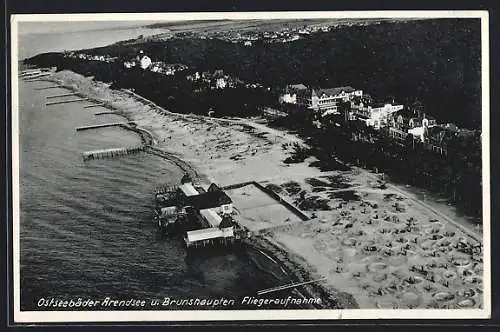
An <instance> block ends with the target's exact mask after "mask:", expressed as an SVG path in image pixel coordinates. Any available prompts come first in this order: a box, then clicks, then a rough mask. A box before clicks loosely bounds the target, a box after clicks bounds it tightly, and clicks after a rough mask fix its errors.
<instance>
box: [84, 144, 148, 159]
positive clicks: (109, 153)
mask: <svg viewBox="0 0 500 332" xmlns="http://www.w3.org/2000/svg"><path fill="white" fill-rule="evenodd" d="M142 151H144V148H143V147H142V146H141V147H130V148H112V149H101V150H94V151H86V152H84V153H83V160H84V161H87V160H95V159H105V158H115V157H118V156H127V155H132V154H136V153H140V152H142Z"/></svg>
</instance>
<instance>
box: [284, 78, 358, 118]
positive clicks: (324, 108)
mask: <svg viewBox="0 0 500 332" xmlns="http://www.w3.org/2000/svg"><path fill="white" fill-rule="evenodd" d="M362 95H363V91H362V90H356V89H354V88H352V87H350V86H344V87H338V88H330V89H310V88H307V87H306V86H305V85H303V84H295V85H289V86H287V88H286V89H285V93H284V94H282V95H281V96H280V101H281V102H283V103H290V104H297V105H299V106H303V107H304V108H308V109H311V110H313V111H315V112H316V113H317V114H319V115H321V116H324V115H327V114H332V113H338V111H339V104H340V103H342V102H349V101H350V100H352V99H353V98H355V97H361V96H362Z"/></svg>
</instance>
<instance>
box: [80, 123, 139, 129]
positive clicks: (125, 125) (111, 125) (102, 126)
mask: <svg viewBox="0 0 500 332" xmlns="http://www.w3.org/2000/svg"><path fill="white" fill-rule="evenodd" d="M133 124H135V122H132V121H131V122H113V123H103V124H98V125H91V126H82V127H77V128H76V131H82V130H89V129H97V128H106V127H117V126H119V127H127V126H129V125H133Z"/></svg>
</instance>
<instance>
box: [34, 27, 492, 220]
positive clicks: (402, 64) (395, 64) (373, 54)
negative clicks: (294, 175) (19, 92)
mask: <svg viewBox="0 0 500 332" xmlns="http://www.w3.org/2000/svg"><path fill="white" fill-rule="evenodd" d="M139 50H144V52H145V53H146V54H147V55H149V56H150V57H151V58H152V60H153V61H165V62H167V63H183V64H186V65H188V66H190V67H191V71H194V70H197V71H213V70H216V69H223V70H224V72H225V73H230V74H232V75H234V76H236V77H238V78H240V79H242V80H244V81H247V82H251V83H254V82H255V83H261V84H262V85H263V87H262V88H249V87H246V86H245V85H238V86H237V87H236V88H227V89H206V88H205V89H203V88H200V86H198V83H196V82H192V81H189V80H186V73H185V72H178V73H176V74H175V75H173V76H165V75H161V74H158V73H153V72H150V71H144V70H140V69H125V68H124V66H123V63H122V62H123V61H122V60H127V59H130V58H133V57H135V56H136V55H137V54H138V51H139ZM480 51H481V47H480V21H479V20H472V19H471V20H469V19H467V20H456V19H442V20H425V21H410V22H405V23H380V24H373V25H366V26H351V27H342V28H341V29H336V30H333V31H331V32H328V33H317V34H312V35H310V36H308V37H306V38H304V39H301V40H298V41H295V42H293V43H281V44H264V43H260V44H259V43H255V44H254V45H253V46H251V47H245V46H243V45H241V44H237V43H229V42H225V41H221V40H216V39H196V38H191V39H171V40H168V41H162V42H151V41H150V42H145V43H142V42H133V41H126V42H121V43H117V44H114V45H111V46H107V47H101V48H96V49H92V50H87V51H85V53H87V54H96V55H109V56H113V57H115V56H117V57H119V59H120V60H119V61H117V62H111V63H107V62H101V61H91V60H83V59H76V58H69V57H65V56H64V54H62V53H47V54H42V55H38V56H36V57H33V58H31V59H28V60H27V62H28V63H31V64H36V65H38V66H44V67H50V66H56V67H57V68H58V70H62V69H69V70H73V71H75V72H78V73H80V74H83V75H86V76H94V78H95V79H96V80H100V81H105V82H111V83H112V87H113V88H131V89H135V91H136V92H137V93H139V94H141V95H143V96H144V97H146V98H149V99H151V100H153V101H154V102H156V103H157V104H159V105H161V106H164V107H166V108H167V109H169V110H171V111H174V112H179V113H198V114H206V113H207V112H208V111H210V110H213V111H215V114H216V116H224V115H238V116H249V115H255V114H259V113H260V112H261V110H262V108H263V107H266V106H274V105H275V104H276V103H277V100H278V96H277V93H278V92H279V90H280V88H282V87H284V86H285V85H287V84H290V83H299V82H301V83H304V84H308V85H311V86H322V87H335V86H340V85H351V86H354V87H357V88H361V89H363V90H365V92H367V93H370V94H371V95H372V96H373V97H374V98H375V99H377V100H384V99H386V97H387V96H393V97H395V98H396V100H398V101H400V102H403V103H405V104H407V105H408V104H410V103H411V102H412V101H414V100H415V99H418V100H420V101H422V102H423V103H424V105H425V108H426V112H427V113H428V114H431V115H433V116H434V117H436V118H437V119H438V122H445V123H446V122H454V123H456V124H457V125H458V126H460V127H466V128H470V129H475V131H474V132H473V134H472V135H466V136H457V137H455V138H454V139H453V140H452V141H451V142H450V144H449V146H448V155H446V156H444V155H440V154H436V153H432V152H429V151H428V150H426V149H424V148H423V147H422V146H420V145H419V144H418V143H417V144H415V141H414V140H411V139H410V140H409V141H408V142H407V143H406V144H407V145H406V146H401V145H398V144H395V143H394V142H393V141H392V140H391V139H390V138H389V137H388V134H387V133H386V132H385V131H384V130H381V131H375V130H373V129H371V128H367V127H365V126H362V125H359V124H357V123H356V122H348V123H343V124H342V125H340V126H338V125H333V123H334V122H335V121H333V122H332V124H329V123H328V122H325V123H324V124H325V126H323V127H322V128H321V129H316V128H315V127H314V126H312V121H311V120H312V119H311V117H310V114H308V113H307V112H289V113H291V115H290V116H289V117H288V118H286V119H284V120H282V121H281V123H277V124H276V125H280V126H285V127H287V128H291V129H295V130H297V132H298V133H300V134H301V135H303V136H304V137H305V138H306V139H308V141H309V145H310V146H311V147H312V150H311V151H310V152H311V153H313V154H314V155H316V156H317V157H318V158H320V160H322V161H323V162H325V163H326V164H325V165H327V167H330V166H331V165H332V164H334V160H333V159H332V155H335V156H338V157H340V158H341V159H342V160H345V161H348V162H351V163H354V164H358V165H360V166H364V167H367V168H377V169H378V170H380V171H383V172H386V173H388V174H390V175H391V176H393V177H395V178H397V179H400V180H401V181H404V182H406V183H411V184H414V185H417V186H421V187H424V188H427V189H430V190H433V191H435V192H437V193H443V194H444V195H446V197H448V198H449V199H450V200H451V201H453V202H454V203H456V205H457V206H458V207H459V208H461V209H462V210H463V211H464V212H466V213H468V214H471V215H476V216H480V215H481V212H482V195H481V193H482V190H481V130H480V129H481V100H480V95H481V85H480V83H481V75H480V73H481V61H480V60H481V57H480ZM268 88H270V90H268ZM304 116H305V117H304ZM308 116H309V117H308ZM336 121H337V123H338V122H343V119H342V118H340V119H337V120H336ZM332 142H334V144H332ZM297 154H299V155H300V156H301V157H302V158H303V157H304V156H306V155H307V154H306V153H304V152H303V151H298V152H297ZM302 158H296V157H294V158H291V162H294V161H300V160H301V159H302ZM328 165H330V166H328Z"/></svg>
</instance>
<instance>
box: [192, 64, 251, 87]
mask: <svg viewBox="0 0 500 332" xmlns="http://www.w3.org/2000/svg"><path fill="white" fill-rule="evenodd" d="M186 79H187V80H188V81H192V82H200V83H204V84H205V85H207V86H208V87H210V88H212V89H225V88H234V87H236V86H237V85H238V84H242V83H243V81H241V80H239V79H237V78H235V77H232V76H230V75H228V74H224V71H223V70H222V69H217V70H215V71H213V72H209V71H204V72H201V73H200V72H198V71H197V72H195V73H194V74H192V75H187V76H186Z"/></svg>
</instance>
